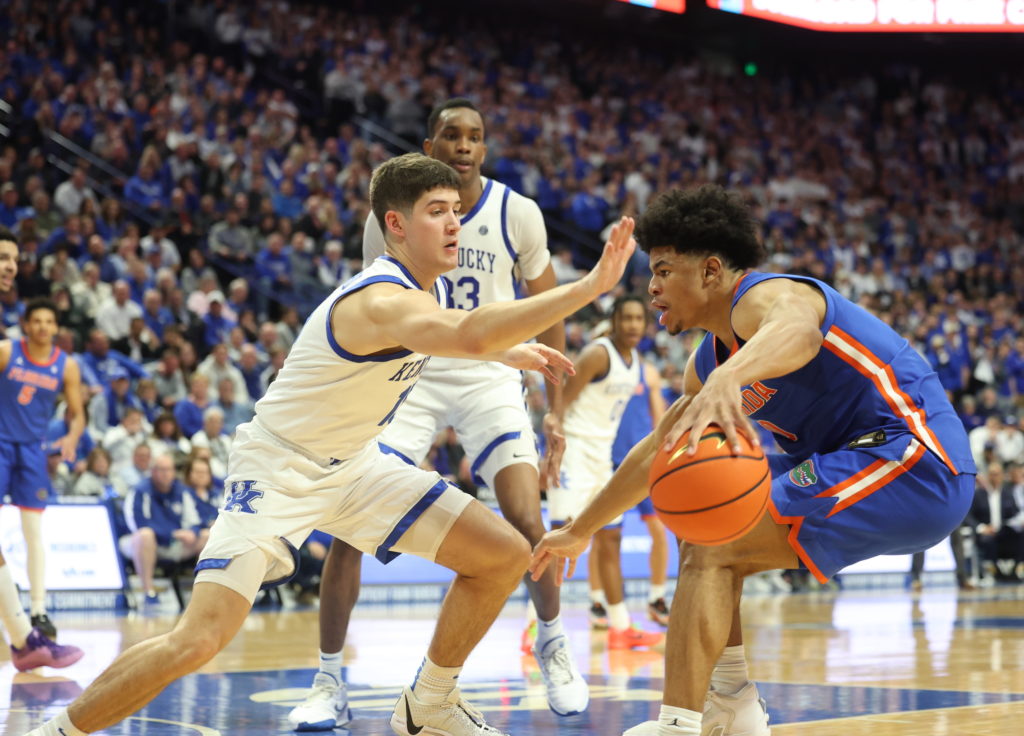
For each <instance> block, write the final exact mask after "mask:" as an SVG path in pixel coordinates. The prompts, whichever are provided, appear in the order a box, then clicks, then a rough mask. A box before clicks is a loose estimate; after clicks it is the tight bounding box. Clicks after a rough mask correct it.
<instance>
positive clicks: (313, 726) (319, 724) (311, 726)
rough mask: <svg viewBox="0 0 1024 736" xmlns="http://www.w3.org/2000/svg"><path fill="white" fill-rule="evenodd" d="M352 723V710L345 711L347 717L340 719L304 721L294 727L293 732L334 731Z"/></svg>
mask: <svg viewBox="0 0 1024 736" xmlns="http://www.w3.org/2000/svg"><path fill="white" fill-rule="evenodd" d="M351 721H352V709H351V708H346V709H345V717H344V718H342V717H338V718H334V719H332V720H323V721H314V722H312V723H310V722H309V721H303V722H302V723H299V724H297V725H293V726H292V730H293V731H300V732H309V731H333V730H334V729H335V728H338V727H339V726H344V725H347V724H348V723H350V722H351Z"/></svg>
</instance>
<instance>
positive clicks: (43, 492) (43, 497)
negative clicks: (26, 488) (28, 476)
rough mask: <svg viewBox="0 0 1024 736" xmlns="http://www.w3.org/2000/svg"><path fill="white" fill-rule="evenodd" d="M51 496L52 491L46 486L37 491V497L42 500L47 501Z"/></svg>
mask: <svg viewBox="0 0 1024 736" xmlns="http://www.w3.org/2000/svg"><path fill="white" fill-rule="evenodd" d="M49 497H50V492H49V491H47V490H46V489H45V488H40V489H38V490H37V491H36V498H38V499H39V500H40V501H45V500H46V499H47V498H49Z"/></svg>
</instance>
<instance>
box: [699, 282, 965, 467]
mask: <svg viewBox="0 0 1024 736" xmlns="http://www.w3.org/2000/svg"><path fill="white" fill-rule="evenodd" d="M772 278H788V279H792V280H794V281H802V282H804V283H808V284H811V285H813V286H815V287H817V288H818V290H820V291H821V293H822V294H823V295H824V297H825V303H826V311H825V319H824V321H823V322H822V325H821V332H822V335H823V336H824V342H823V343H822V346H821V349H820V350H819V351H818V354H817V355H816V356H815V357H814V358H813V359H812V360H811V361H810V362H809V363H808V364H807V365H805V366H803V367H802V368H800V369H798V370H796V371H794V372H792V373H790V374H788V375H785V376H780V377H778V378H771V379H765V380H764V381H757V382H755V383H753V384H752V385H750V386H744V387H743V411H744V413H745V414H747V416H749V417H750V419H751V420H752V421H754V422H757V423H758V424H760V425H761V426H762V427H764V428H765V429H768V430H770V431H771V432H772V433H773V434H774V435H775V438H776V440H777V441H778V443H779V446H780V447H781V448H782V450H783V451H784V452H786V453H787V454H789V455H791V456H794V457H796V458H806V457H809V456H810V455H812V454H813V453H828V452H833V451H836V450H839V449H841V448H845V447H846V446H847V445H848V444H849V443H851V442H853V441H854V440H856V439H858V438H860V437H863V436H864V435H866V434H868V433H871V432H874V431H877V430H885V431H886V432H888V433H889V434H896V433H900V432H904V433H905V432H908V431H909V432H910V433H911V434H912V435H913V436H914V437H916V438H917V440H918V441H919V442H920V443H921V444H923V445H924V446H925V447H926V448H928V449H929V450H931V452H932V453H933V454H934V455H935V456H936V457H938V458H939V459H940V460H941V461H942V463H943V464H944V465H945V466H946V467H947V468H948V469H949V470H950V471H951V472H952V473H954V474H959V473H975V472H977V471H976V468H975V466H974V461H973V460H972V459H971V452H970V448H969V446H968V443H967V434H966V433H965V432H964V429H963V424H961V422H960V419H959V417H957V415H956V412H955V411H954V410H953V407H952V406H951V405H950V403H949V400H948V399H947V398H946V394H945V392H944V391H943V389H942V384H941V383H940V382H939V379H938V376H936V375H935V372H934V371H932V369H931V367H930V366H929V365H928V364H927V363H926V362H925V361H924V360H923V359H922V358H921V357H920V356H919V355H918V354H917V352H915V351H914V349H913V348H912V347H911V346H910V344H909V343H908V342H907V341H906V340H904V339H903V338H902V337H900V336H899V335H898V334H896V332H894V331H893V330H892V328H891V327H889V326H888V325H886V324H885V323H884V322H882V321H881V320H880V319H878V318H876V317H874V316H872V315H871V314H869V313H868V312H867V311H865V310H864V309H862V308H861V307H859V306H857V305H856V304H854V303H853V302H851V301H849V300H848V299H846V298H844V297H843V296H842V295H841V294H839V293H838V292H837V291H835V290H834V289H832V288H831V287H830V286H828V285H827V284H824V283H822V282H821V281H817V280H816V279H811V278H806V277H803V276H791V275H788V274H769V273H758V272H751V273H748V274H746V275H745V276H744V277H743V278H742V279H741V280H740V282H739V283H738V284H737V288H736V291H735V294H734V295H733V301H732V304H733V307H735V305H736V302H737V301H739V299H740V298H741V297H742V296H743V295H744V294H745V293H746V292H747V290H748V289H750V288H751V287H753V286H755V285H757V284H759V283H761V282H762V281H765V280H767V279H772ZM734 338H735V339H734V343H735V344H734V346H733V348H732V350H731V351H730V349H729V348H727V347H726V345H725V344H723V343H722V342H721V341H720V340H718V338H716V337H714V336H713V335H708V336H707V338H706V339H705V340H704V341H703V342H702V343H701V344H700V346H699V347H698V348H697V353H696V358H695V360H696V366H695V367H696V370H697V377H698V378H699V379H700V380H701V381H702V382H703V381H706V380H707V377H708V375H709V374H710V373H711V371H713V370H714V369H715V367H716V366H717V365H719V364H720V363H722V362H724V361H725V360H727V359H728V358H729V356H730V354H731V352H735V351H736V350H737V349H738V348H739V347H740V346H742V345H743V341H742V340H740V339H739V338H738V337H736V336H734ZM779 349H780V350H785V349H786V346H785V345H780V346H779Z"/></svg>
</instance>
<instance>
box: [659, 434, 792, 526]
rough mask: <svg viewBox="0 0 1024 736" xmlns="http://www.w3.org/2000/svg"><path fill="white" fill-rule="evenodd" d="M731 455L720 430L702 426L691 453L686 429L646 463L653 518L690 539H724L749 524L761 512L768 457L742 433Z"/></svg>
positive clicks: (768, 485) (766, 488)
mask: <svg viewBox="0 0 1024 736" xmlns="http://www.w3.org/2000/svg"><path fill="white" fill-rule="evenodd" d="M739 437H740V444H741V450H740V452H739V454H738V455H733V454H732V453H731V452H730V450H729V445H728V444H727V442H726V439H725V432H723V431H722V430H721V429H720V428H719V427H717V426H715V425H712V426H710V427H708V428H707V429H705V430H704V434H703V435H702V436H701V438H700V444H699V445H698V447H697V452H696V454H694V455H687V454H686V448H687V447H688V444H689V432H687V433H686V434H684V435H683V436H682V438H680V440H679V442H677V443H676V444H675V446H674V447H672V448H671V449H670V450H664V449H661V450H659V451H658V454H657V455H655V457H654V462H653V463H652V464H651V473H650V476H649V478H650V488H651V501H652V502H653V503H654V509H655V511H656V512H657V514H658V517H659V518H660V519H661V520H662V521H663V522H664V523H665V526H667V527H668V528H669V529H671V530H672V531H673V532H674V533H675V534H676V536H677V537H679V538H680V539H684V540H686V541H687V542H690V543H692V544H704V545H716V544H726V543H727V542H732V541H734V540H736V539H739V538H740V537H742V536H743V535H744V534H746V533H747V532H748V531H750V530H751V529H753V528H754V526H755V525H756V524H757V522H758V521H760V520H761V516H762V515H763V514H764V511H765V508H766V506H767V503H768V493H769V491H770V490H771V485H772V478H771V472H770V471H769V469H768V459H767V458H766V457H765V455H764V452H763V451H762V450H761V448H760V447H755V446H753V445H752V444H751V443H750V440H748V439H747V438H746V436H744V435H743V434H740V435H739Z"/></svg>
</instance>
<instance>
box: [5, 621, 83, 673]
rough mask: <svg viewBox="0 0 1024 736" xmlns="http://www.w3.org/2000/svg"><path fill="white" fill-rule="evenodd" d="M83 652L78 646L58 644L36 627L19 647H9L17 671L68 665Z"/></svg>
mask: <svg viewBox="0 0 1024 736" xmlns="http://www.w3.org/2000/svg"><path fill="white" fill-rule="evenodd" d="M83 654H84V652H83V651H82V650H81V649H79V648H78V647H73V646H70V645H67V644H58V643H57V642H55V641H52V640H51V639H49V638H47V637H46V636H44V635H43V633H42V632H41V631H39V630H38V629H32V631H30V632H29V634H28V637H26V639H25V645H24V646H23V647H22V648H21V649H16V648H14V647H13V646H12V647H11V662H12V663H13V664H14V668H15V669H16V670H18V671H19V672H24V671H25V670H32V669H35V668H36V667H54V668H61V667H69V666H71V665H73V664H74V663H75V662H77V661H78V660H80V659H81V658H82V655H83Z"/></svg>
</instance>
